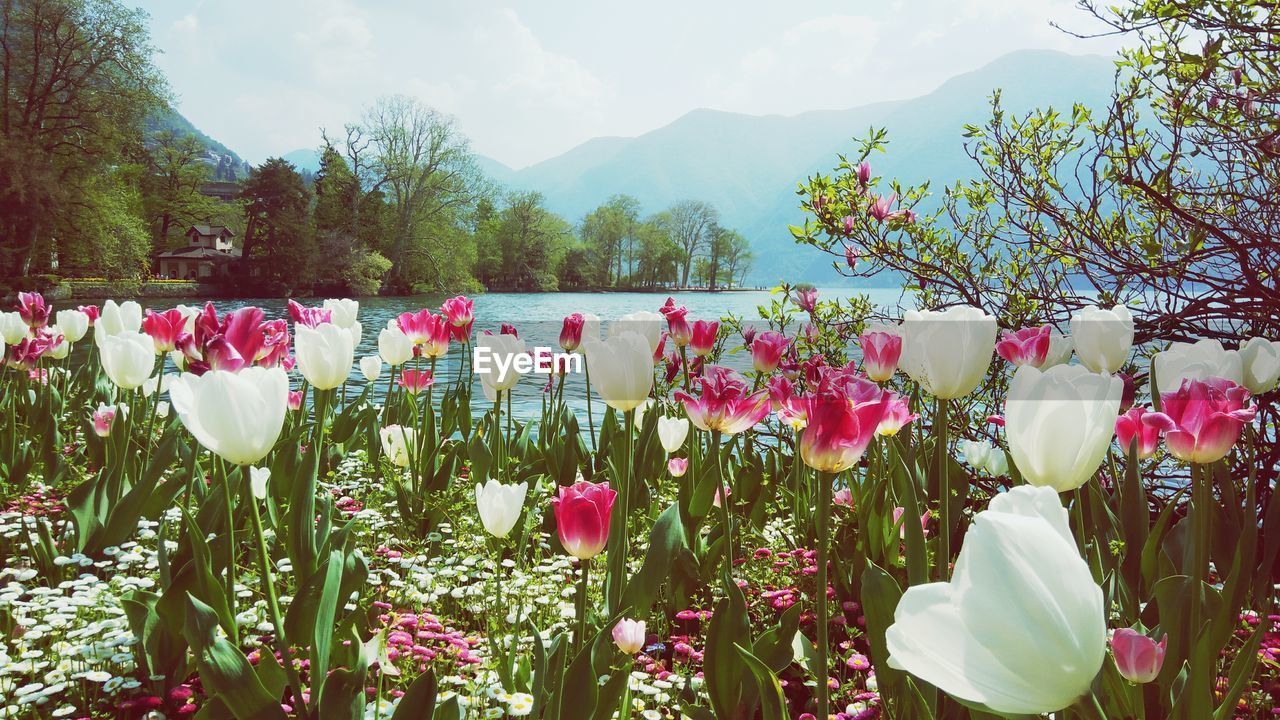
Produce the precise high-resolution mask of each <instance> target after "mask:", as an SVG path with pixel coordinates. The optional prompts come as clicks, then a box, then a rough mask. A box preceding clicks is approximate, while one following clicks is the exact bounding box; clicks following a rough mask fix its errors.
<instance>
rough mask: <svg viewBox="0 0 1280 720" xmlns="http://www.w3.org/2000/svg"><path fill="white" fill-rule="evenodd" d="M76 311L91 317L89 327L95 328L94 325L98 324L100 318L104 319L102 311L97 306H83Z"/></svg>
mask: <svg viewBox="0 0 1280 720" xmlns="http://www.w3.org/2000/svg"><path fill="white" fill-rule="evenodd" d="M76 309H77V310H79V311H80V312H82V313H84V314H85V315H88V316H89V327H93V324H94V323H96V322H98V318H100V317H102V311H101V310H99V309H98V306H97V305H81V306H80V307H78V308H76Z"/></svg>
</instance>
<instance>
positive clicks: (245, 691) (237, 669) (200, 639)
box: [183, 593, 285, 720]
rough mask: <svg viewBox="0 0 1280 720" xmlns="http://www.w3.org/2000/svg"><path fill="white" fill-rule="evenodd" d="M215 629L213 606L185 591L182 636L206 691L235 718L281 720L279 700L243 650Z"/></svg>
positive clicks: (282, 719)
mask: <svg viewBox="0 0 1280 720" xmlns="http://www.w3.org/2000/svg"><path fill="white" fill-rule="evenodd" d="M217 628H218V617H217V614H216V613H214V611H213V608H211V607H209V606H208V605H205V604H204V603H202V602H200V601H199V600H197V599H196V598H195V597H194V596H193V595H191V594H190V593H188V594H187V613H186V624H185V627H184V628H183V635H185V636H186V638H187V644H189V645H190V646H191V649H192V651H193V653H194V654H195V661H196V667H197V668H198V669H199V671H200V682H201V684H202V685H204V688H205V691H206V692H209V694H210V695H213V696H216V697H217V698H218V699H219V700H221V701H222V702H223V703H224V704H225V705H226V706H227V708H228V709H229V710H230V711H231V713H232V715H234V716H235V718H236V720H277V719H278V720H284V718H285V714H284V711H283V710H281V709H280V699H279V698H276V697H272V696H271V694H270V693H268V692H267V689H266V688H265V687H263V686H262V682H261V681H260V680H258V676H257V675H256V674H255V673H254V671H253V666H252V665H250V664H249V660H248V659H247V658H245V656H244V653H241V652H240V650H239V649H238V648H236V647H235V646H233V645H232V644H231V643H230V642H228V641H227V640H226V639H225V638H223V637H220V636H219V635H218V632H217Z"/></svg>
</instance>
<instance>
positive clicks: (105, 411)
mask: <svg viewBox="0 0 1280 720" xmlns="http://www.w3.org/2000/svg"><path fill="white" fill-rule="evenodd" d="M90 420H92V421H93V434H94V435H97V436H98V437H100V438H104V437H109V436H110V435H111V426H112V425H113V424H114V423H115V421H116V408H115V406H113V405H99V406H98V409H97V410H96V411H94V413H93V414H92V415H90Z"/></svg>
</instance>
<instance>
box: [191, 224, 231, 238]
mask: <svg viewBox="0 0 1280 720" xmlns="http://www.w3.org/2000/svg"><path fill="white" fill-rule="evenodd" d="M192 230H194V231H196V233H197V234H199V235H222V234H223V233H226V234H227V235H230V236H231V237H235V234H236V233H235V231H234V230H232V229H231V228H229V227H226V226H225V225H192V226H191V228H190V229H189V230H187V232H186V234H187V235H190V234H191V231H192Z"/></svg>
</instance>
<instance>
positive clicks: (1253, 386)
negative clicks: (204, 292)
mask: <svg viewBox="0 0 1280 720" xmlns="http://www.w3.org/2000/svg"><path fill="white" fill-rule="evenodd" d="M58 315H59V318H61V315H62V313H58ZM59 324H61V323H59ZM1240 363H1241V365H1242V370H1243V374H1244V378H1243V379H1244V386H1245V387H1246V388H1248V390H1249V392H1251V393H1253V394H1254V395H1261V394H1263V393H1267V392H1271V391H1272V390H1274V389H1275V388H1276V384H1277V383H1280V340H1270V341H1268V340H1264V339H1262V338H1260V337H1255V338H1250V339H1249V341H1248V342H1246V343H1242V344H1241V345H1240Z"/></svg>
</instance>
